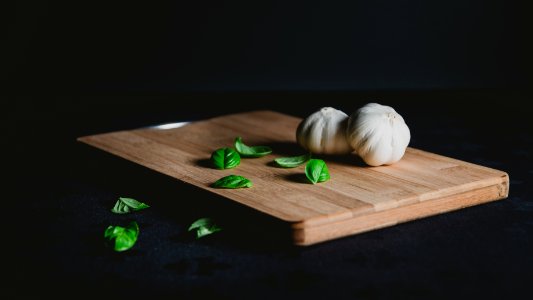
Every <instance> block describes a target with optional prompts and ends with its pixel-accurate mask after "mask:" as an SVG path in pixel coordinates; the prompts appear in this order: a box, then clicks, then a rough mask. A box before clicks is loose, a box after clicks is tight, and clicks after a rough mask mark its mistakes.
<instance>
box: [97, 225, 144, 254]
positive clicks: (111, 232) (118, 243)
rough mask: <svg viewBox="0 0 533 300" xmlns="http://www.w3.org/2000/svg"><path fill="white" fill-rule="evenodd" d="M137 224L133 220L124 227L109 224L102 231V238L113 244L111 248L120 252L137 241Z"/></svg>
mask: <svg viewBox="0 0 533 300" xmlns="http://www.w3.org/2000/svg"><path fill="white" fill-rule="evenodd" d="M138 236H139V225H138V224H137V222H135V221H133V222H131V223H130V224H128V226H126V227H121V226H109V227H107V229H106V230H105V232H104V238H105V239H106V240H107V241H108V243H110V244H112V245H113V249H114V250H115V251H117V252H122V251H126V250H128V249H130V248H131V247H133V245H135V242H137V237H138Z"/></svg>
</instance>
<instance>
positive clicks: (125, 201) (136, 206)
mask: <svg viewBox="0 0 533 300" xmlns="http://www.w3.org/2000/svg"><path fill="white" fill-rule="evenodd" d="M148 207H150V206H149V205H148V204H145V203H142V202H140V201H137V200H135V199H132V198H124V197H120V198H118V200H117V203H115V206H114V207H113V208H112V209H111V212H113V213H116V214H127V213H130V212H133V211H137V210H141V209H145V208H148Z"/></svg>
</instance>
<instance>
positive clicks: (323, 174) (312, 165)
mask: <svg viewBox="0 0 533 300" xmlns="http://www.w3.org/2000/svg"><path fill="white" fill-rule="evenodd" d="M305 176H307V179H309V181H311V183H312V184H315V183H317V182H323V181H326V180H329V179H330V176H329V171H328V167H327V166H326V163H325V162H324V161H323V160H321V159H311V160H310V161H308V162H307V165H305Z"/></svg>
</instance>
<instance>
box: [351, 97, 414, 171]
mask: <svg viewBox="0 0 533 300" xmlns="http://www.w3.org/2000/svg"><path fill="white" fill-rule="evenodd" d="M346 138H347V141H348V143H349V144H350V145H351V146H352V147H353V148H354V149H355V152H356V153H357V154H358V155H359V156H360V157H361V158H362V159H363V160H364V161H365V162H366V163H367V164H369V165H371V166H380V165H390V164H393V163H395V162H397V161H399V160H400V159H401V158H402V157H403V155H404V154H405V149H406V148H407V145H408V144H409V140H410V139H411V133H410V132H409V127H407V125H406V124H405V121H404V120H403V118H402V116H400V115H399V114H398V113H397V112H396V111H395V110H394V109H393V108H392V107H390V106H385V105H380V104H377V103H369V104H367V105H365V106H363V107H361V108H359V109H358V110H357V111H356V112H355V113H353V114H352V115H351V116H350V118H349V120H348V127H347V131H346Z"/></svg>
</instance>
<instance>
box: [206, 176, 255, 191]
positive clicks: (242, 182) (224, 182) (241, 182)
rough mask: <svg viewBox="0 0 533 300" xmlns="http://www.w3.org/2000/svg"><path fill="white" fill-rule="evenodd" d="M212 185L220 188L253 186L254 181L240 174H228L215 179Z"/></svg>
mask: <svg viewBox="0 0 533 300" xmlns="http://www.w3.org/2000/svg"><path fill="white" fill-rule="evenodd" d="M211 186H212V187H214V188H219V189H238V188H249V187H252V182H251V181H250V179H247V178H245V177H242V176H240V175H228V176H226V177H222V178H220V179H219V180H217V181H215V182H214V183H213V184H212V185H211Z"/></svg>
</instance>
